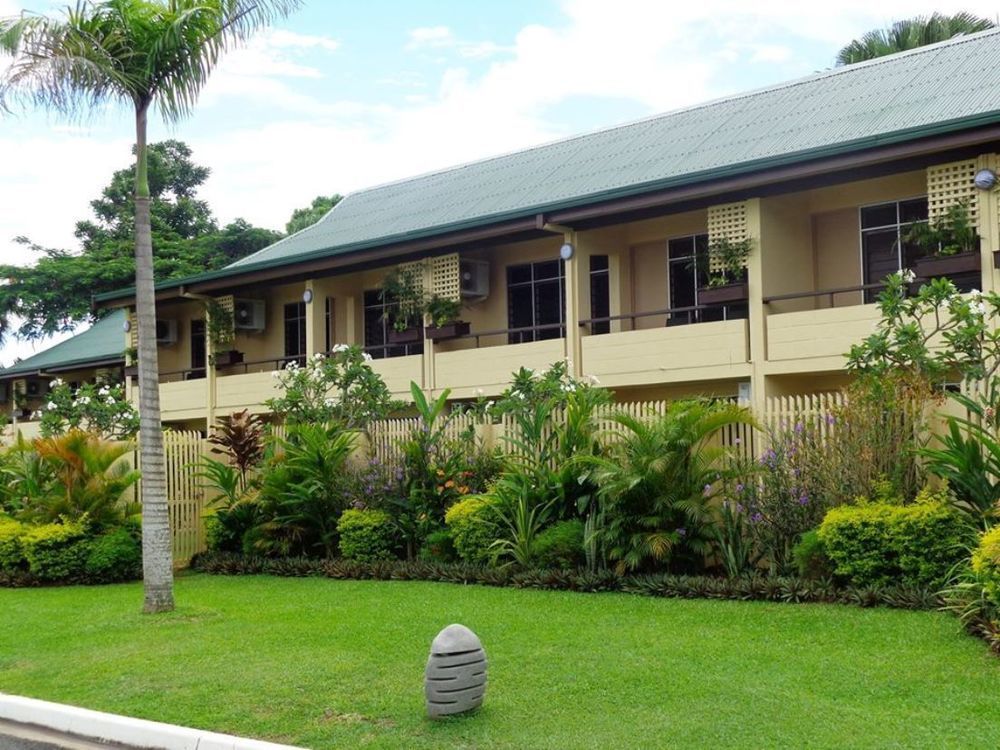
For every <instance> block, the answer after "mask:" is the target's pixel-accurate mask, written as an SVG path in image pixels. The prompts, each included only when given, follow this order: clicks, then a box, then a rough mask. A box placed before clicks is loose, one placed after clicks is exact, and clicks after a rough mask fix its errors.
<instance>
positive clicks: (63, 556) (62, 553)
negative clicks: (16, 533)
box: [21, 518, 91, 582]
mask: <svg viewBox="0 0 1000 750" xmlns="http://www.w3.org/2000/svg"><path fill="white" fill-rule="evenodd" d="M21 548H22V549H23V551H24V559H25V561H26V562H27V564H28V572H29V573H31V575H32V576H34V577H35V579H37V580H39V581H45V582H55V581H72V580H77V579H79V578H80V577H81V576H82V575H83V573H84V570H85V567H86V564H87V558H88V557H89V556H90V550H91V542H90V537H89V534H88V529H87V519H86V518H83V519H81V520H79V521H72V520H68V519H66V520H63V521H62V522H60V523H47V524H42V525H38V526H29V527H27V531H25V533H24V534H23V535H22V536H21Z"/></svg>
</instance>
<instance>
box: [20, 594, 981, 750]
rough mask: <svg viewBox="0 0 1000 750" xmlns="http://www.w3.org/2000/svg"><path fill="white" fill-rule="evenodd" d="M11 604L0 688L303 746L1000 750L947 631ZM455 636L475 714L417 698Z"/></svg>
mask: <svg viewBox="0 0 1000 750" xmlns="http://www.w3.org/2000/svg"><path fill="white" fill-rule="evenodd" d="M177 596H178V601H179V607H178V610H177V612H176V613H174V614H171V615H167V616H161V617H149V616H143V615H140V614H138V609H139V605H140V589H139V586H138V585H132V584H130V585H122V586H106V587H94V588H61V589H40V590H15V591H12V590H0V691H4V692H10V693H18V694H22V695H28V696H33V697H37V698H45V699H49V700H55V701H62V702H66V703H73V704H78V705H82V706H87V707H89V708H96V709H101V710H106V711H114V712H120V713H125V714H131V715H134V716H140V717H144V718H149V719H158V720H162V721H169V722H177V723H181V724H187V725H193V726H198V727H206V728H211V729H215V730H219V731H225V732H233V733H237V734H245V735H251V736H256V737H261V738H268V739H274V740H279V741H284V742H289V743H292V744H302V745H305V746H308V747H312V748H317V749H319V748H333V747H346V748H351V747H359V746H360V747H384V748H422V747H427V748H431V747H435V748H436V747H463V748H480V747H482V748H588V747H593V748H605V747H621V748H625V747H628V748H632V747H683V748H690V747H716V748H717V747H756V748H761V747H806V746H808V747H811V748H819V747H845V746H849V747H880V748H882V747H905V748H914V747H927V748H943V747H956V748H959V747H961V748H969V747H983V748H987V747H1000V708H998V705H1000V704H998V702H997V701H998V696H1000V660H998V659H996V658H995V657H992V656H990V655H989V654H988V653H987V650H986V648H985V646H984V645H983V644H982V643H980V642H979V641H977V640H975V639H973V638H970V637H967V636H964V635H962V634H960V633H959V632H958V631H957V626H956V621H955V620H954V619H953V618H951V617H949V616H946V615H943V614H937V613H920V612H904V611H893V610H886V609H871V610H864V609H857V608H850V607H843V606H826V605H782V604H767V603H739V602H721V601H720V602H715V601H680V600H667V599H650V598H644V597H633V596H628V595H623V594H599V595H588V594H573V593H564V592H540V591H519V590H512V589H491V588H480V587H472V586H469V587H462V586H457V585H450V584H439V583H415V582H369V581H365V582H345V581H331V580H325V579H287V578H281V579H279V578H265V577H247V578H223V577H209V576H200V575H191V576H186V577H183V578H181V579H180V580H179V581H178V585H177ZM451 622H462V623H464V624H466V625H468V626H469V627H471V628H472V629H473V630H475V631H476V632H477V633H478V634H479V635H480V636H481V638H482V639H483V642H484V644H485V647H486V650H487V654H488V656H489V659H490V673H489V676H490V684H489V689H488V691H487V695H486V704H485V706H484V708H483V709H482V710H481V711H480V712H479V713H478V714H476V715H473V716H471V717H466V718H461V719H452V720H449V721H445V722H439V723H432V722H430V721H428V720H426V719H425V718H424V716H423V695H422V685H421V680H422V676H423V667H424V662H425V660H426V656H427V648H428V646H429V644H430V641H431V639H432V638H433V637H434V635H435V634H436V633H437V631H438V630H439V629H440V628H442V627H443V626H445V625H447V624H448V623H451Z"/></svg>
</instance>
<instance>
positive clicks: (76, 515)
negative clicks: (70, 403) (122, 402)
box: [23, 430, 139, 527]
mask: <svg viewBox="0 0 1000 750" xmlns="http://www.w3.org/2000/svg"><path fill="white" fill-rule="evenodd" d="M34 449H35V453H37V454H38V458H39V460H40V461H43V462H45V463H47V464H48V465H49V466H50V467H51V469H52V471H53V475H54V476H55V482H54V484H53V485H52V487H51V490H50V492H48V493H46V494H44V495H41V496H40V497H38V498H37V499H36V502H35V503H34V504H33V505H32V506H29V507H27V508H25V510H24V513H23V515H24V516H25V517H26V518H29V519H30V520H33V521H38V522H41V523H51V522H53V521H56V520H57V519H59V518H67V519H72V520H77V519H80V518H82V517H84V516H86V517H87V518H88V519H89V520H90V522H91V523H93V524H95V525H97V526H101V527H104V526H115V525H118V524H120V523H121V522H122V521H124V520H125V517H126V515H128V508H127V505H126V503H125V502H123V496H124V495H125V492H126V491H127V490H128V489H129V488H130V487H132V485H134V484H135V483H136V482H137V481H138V480H139V472H138V471H135V470H134V469H133V468H132V466H131V465H130V463H129V462H128V461H127V460H125V457H126V456H127V455H128V454H129V453H131V452H132V446H131V445H130V444H128V443H120V442H111V441H107V440H101V439H100V438H99V437H98V436H96V435H94V434H92V433H88V432H84V431H82V430H70V431H69V432H67V433H66V434H65V435H60V436H58V437H50V438H39V439H38V440H35V442H34Z"/></svg>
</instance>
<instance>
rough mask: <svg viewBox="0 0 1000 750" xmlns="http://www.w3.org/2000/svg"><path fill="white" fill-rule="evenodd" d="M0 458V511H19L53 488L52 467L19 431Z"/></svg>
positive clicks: (9, 512) (53, 473)
mask: <svg viewBox="0 0 1000 750" xmlns="http://www.w3.org/2000/svg"><path fill="white" fill-rule="evenodd" d="M0 459H2V460H0V512H2V513H8V514H19V513H21V512H23V511H24V510H25V509H26V508H34V507H35V506H36V505H37V504H38V503H39V502H40V501H41V500H42V499H43V498H46V497H49V496H50V495H51V494H52V493H53V492H54V491H55V490H54V488H55V484H56V477H55V471H54V467H53V466H52V464H51V463H49V462H47V461H43V460H42V459H41V458H39V456H38V454H37V453H36V452H35V449H34V446H33V445H32V444H31V443H30V442H28V441H27V440H25V439H24V438H23V437H22V436H21V435H20V434H18V436H17V441H16V442H15V443H14V445H12V446H11V447H10V448H8V449H7V450H5V451H3V452H2V453H0Z"/></svg>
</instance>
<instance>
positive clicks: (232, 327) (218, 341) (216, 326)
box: [204, 299, 236, 352]
mask: <svg viewBox="0 0 1000 750" xmlns="http://www.w3.org/2000/svg"><path fill="white" fill-rule="evenodd" d="M204 304H205V317H206V320H207V325H206V333H207V334H208V340H209V341H211V342H212V351H213V352H221V351H224V350H227V349H229V348H230V347H232V345H233V342H234V341H235V340H236V322H235V319H234V318H233V311H232V310H230V309H228V308H226V307H224V306H223V305H221V304H220V303H219V302H218V301H217V300H214V299H210V300H205V303H204Z"/></svg>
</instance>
